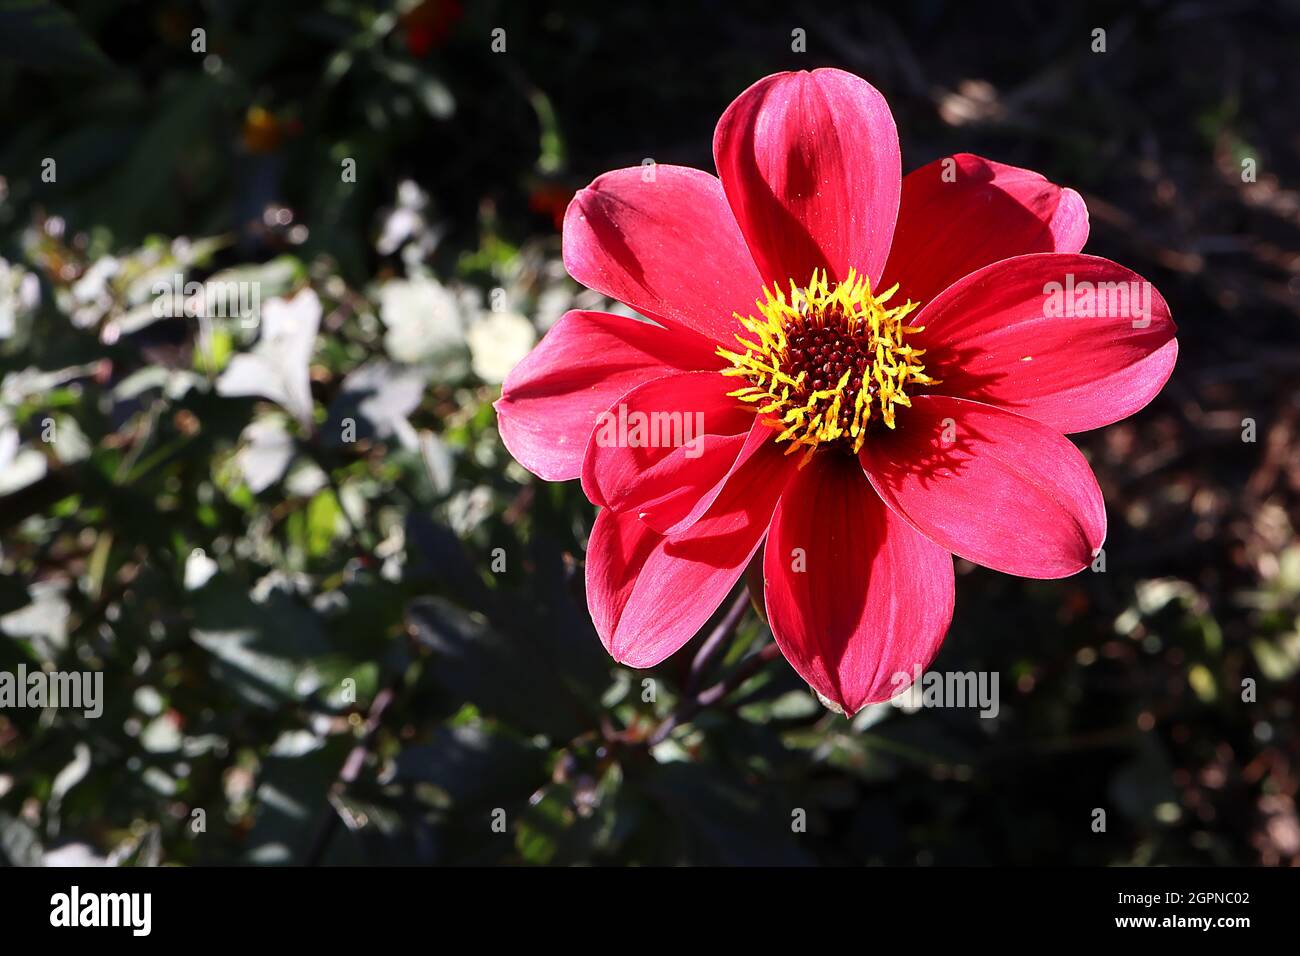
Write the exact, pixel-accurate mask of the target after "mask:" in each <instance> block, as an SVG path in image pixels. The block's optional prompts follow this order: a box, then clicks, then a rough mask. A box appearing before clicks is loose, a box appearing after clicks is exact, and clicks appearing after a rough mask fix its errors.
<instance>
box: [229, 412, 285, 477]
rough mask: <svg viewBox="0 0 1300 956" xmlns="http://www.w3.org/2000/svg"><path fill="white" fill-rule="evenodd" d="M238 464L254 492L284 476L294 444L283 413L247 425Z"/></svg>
mask: <svg viewBox="0 0 1300 956" xmlns="http://www.w3.org/2000/svg"><path fill="white" fill-rule="evenodd" d="M239 437H240V442H241V444H240V448H239V451H237V452H236V453H235V466H236V467H237V468H238V469H239V473H240V474H241V475H243V477H244V484H246V485H248V488H249V490H250V491H252V492H253V494H255V495H257V494H261V493H262V492H263V491H265V490H266V489H267V488H269V487H270V486H271V485H273V484H275V483H276V482H277V481H279V480H280V479H281V478H283V477H284V473H285V471H286V470H287V469H288V467H289V463H290V462H291V461H293V455H294V444H293V436H292V435H290V434H289V433H288V432H287V431H286V430H285V427H284V424H283V423H282V422H281V421H280V416H279V415H267V416H264V417H262V418H259V419H257V420H256V421H254V422H253V423H252V424H250V425H249V426H248V427H247V428H245V429H244V431H243V434H242V435H240V436H239Z"/></svg>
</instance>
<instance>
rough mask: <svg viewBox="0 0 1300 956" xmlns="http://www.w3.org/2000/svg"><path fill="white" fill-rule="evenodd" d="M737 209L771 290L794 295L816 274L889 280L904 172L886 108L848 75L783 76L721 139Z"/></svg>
mask: <svg viewBox="0 0 1300 956" xmlns="http://www.w3.org/2000/svg"><path fill="white" fill-rule="evenodd" d="M713 158H714V161H715V162H716V163H717V167H718V175H719V176H720V177H721V179H722V185H723V186H724V187H725V188H726V192H727V199H728V200H729V201H730V203H731V208H732V210H733V211H734V212H735V214H736V220H737V221H738V222H739V223H740V229H741V231H742V232H743V233H744V235H745V240H746V241H747V242H748V243H749V249H750V251H751V252H752V253H753V255H754V261H755V262H757V263H758V270H759V272H760V273H761V274H762V277H763V280H764V281H765V282H766V283H767V284H768V285H770V286H779V287H780V288H782V289H784V290H787V291H788V288H789V284H790V280H791V279H793V280H794V281H795V282H796V284H798V285H801V286H802V285H806V284H807V283H808V281H809V279H810V278H811V276H812V272H813V270H814V269H822V268H825V269H826V270H827V272H828V274H829V276H830V278H831V280H833V281H842V280H843V279H845V278H846V277H847V275H848V271H849V269H850V268H855V269H857V271H858V272H859V273H860V274H866V275H868V276H870V278H871V279H872V281H873V282H874V281H875V280H876V279H878V278H879V277H880V272H881V270H882V269H883V268H884V265H885V258H886V256H887V255H888V254H889V243H890V239H891V238H892V236H893V233H894V221H895V219H896V217H897V215H898V197H899V192H900V190H901V187H902V164H901V160H900V158H899V151H898V131H897V129H895V127H894V117H893V116H892V114H891V113H890V112H889V105H888V104H887V103H886V102H885V98H884V97H883V96H881V95H880V93H879V92H878V91H877V90H876V89H875V87H873V86H871V84H869V83H867V82H866V81H865V80H863V79H861V78H859V77H856V76H853V75H852V74H850V73H845V72H843V71H842V70H829V69H825V70H814V71H813V72H812V73H807V72H800V73H778V74H776V75H774V76H769V77H766V78H765V79H762V80H759V81H758V82H757V83H755V84H754V85H753V86H751V87H750V88H749V89H747V90H746V91H745V92H744V93H742V94H740V96H739V97H738V98H737V99H736V100H735V102H733V103H732V104H731V105H730V106H729V107H727V111H726V112H725V113H723V114H722V119H721V120H719V121H718V127H717V130H716V132H715V133H714V135H713Z"/></svg>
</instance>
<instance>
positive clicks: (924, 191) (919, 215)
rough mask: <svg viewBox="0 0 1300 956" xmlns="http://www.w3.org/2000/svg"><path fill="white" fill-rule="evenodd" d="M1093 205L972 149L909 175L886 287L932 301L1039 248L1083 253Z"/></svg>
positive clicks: (912, 297)
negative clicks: (968, 279)
mask: <svg viewBox="0 0 1300 956" xmlns="http://www.w3.org/2000/svg"><path fill="white" fill-rule="evenodd" d="M1087 241H1088V207H1087V206H1086V205H1084V202H1083V197H1082V196H1080V195H1079V194H1078V193H1077V192H1075V191H1074V190H1073V189H1063V188H1062V187H1060V186H1057V185H1056V184H1055V183H1051V182H1048V181H1047V180H1046V179H1045V178H1044V177H1042V176H1040V175H1039V174H1038V173H1035V172H1031V171H1030V170H1028V169H1020V168H1019V167H1016V166H1007V165H1004V164H1003V163H995V162H993V161H992V160H989V159H984V158H982V157H980V156H973V155H971V154H970V153H958V154H957V155H955V156H949V157H947V158H945V159H938V160H935V161H934V162H933V163H930V164H929V165H927V166H922V167H921V168H920V169H915V170H913V171H912V172H910V173H908V174H907V175H906V176H905V177H903V195H902V198H901V200H900V201H899V205H898V227H897V228H896V229H895V230H894V243H893V246H892V247H891V249H890V251H889V262H888V263H887V264H886V266H885V274H884V278H882V279H881V284H880V288H882V289H888V288H890V287H892V286H893V285H894V283H898V284H899V287H900V288H899V295H900V297H906V298H908V299H912V300H914V301H916V302H929V301H930V300H931V299H933V298H934V297H935V296H936V295H938V294H939V293H940V292H942V291H943V290H944V289H946V288H948V286H950V285H952V284H953V283H954V282H956V281H957V280H958V279H960V278H961V277H962V276H965V275H969V274H970V273H972V272H974V271H975V270H976V269H981V268H983V267H984V266H986V265H989V264H990V263H993V262H998V261H1000V260H1002V259H1009V258H1011V257H1012V256H1021V255H1027V254H1028V253H1032V252H1078V251H1079V250H1080V249H1082V248H1083V244H1084V243H1085V242H1087Z"/></svg>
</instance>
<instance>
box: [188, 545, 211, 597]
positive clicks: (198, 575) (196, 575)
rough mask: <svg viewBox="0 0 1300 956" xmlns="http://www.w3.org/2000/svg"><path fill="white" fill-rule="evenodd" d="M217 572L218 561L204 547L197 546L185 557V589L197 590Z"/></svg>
mask: <svg viewBox="0 0 1300 956" xmlns="http://www.w3.org/2000/svg"><path fill="white" fill-rule="evenodd" d="M216 573H217V562H215V561H213V560H212V559H211V558H209V557H208V555H207V552H205V551H204V550H203V549H202V548H195V549H194V550H193V551H191V552H190V554H189V557H187V558H186V559H185V590H187V591H197V590H198V589H199V588H201V587H203V585H205V584H207V583H208V582H209V581H211V580H212V576H213V575H214V574H216Z"/></svg>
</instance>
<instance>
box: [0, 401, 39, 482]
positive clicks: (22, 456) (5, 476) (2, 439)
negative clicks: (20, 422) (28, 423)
mask: <svg viewBox="0 0 1300 956" xmlns="http://www.w3.org/2000/svg"><path fill="white" fill-rule="evenodd" d="M45 469H46V461H45V456H44V455H43V454H41V453H40V452H39V451H37V450H36V449H35V448H24V447H22V438H21V436H20V435H19V434H18V427H17V426H16V425H15V424H14V423H13V419H12V418H11V416H10V414H9V410H8V409H7V408H5V407H4V406H3V405H0V495H7V494H10V493H12V492H15V491H18V490H19V489H21V488H26V487H27V486H28V485H30V484H32V483H33V482H36V481H40V480H41V479H42V478H44V477H45Z"/></svg>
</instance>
